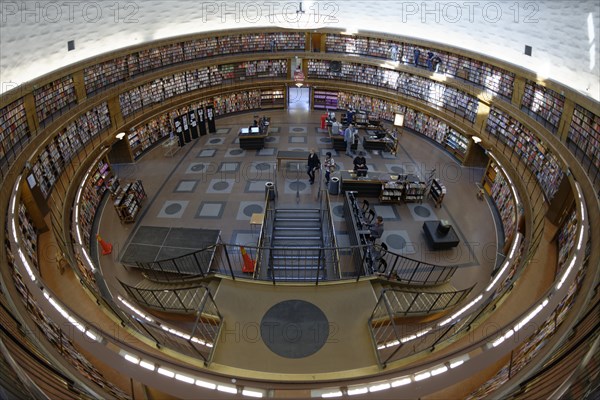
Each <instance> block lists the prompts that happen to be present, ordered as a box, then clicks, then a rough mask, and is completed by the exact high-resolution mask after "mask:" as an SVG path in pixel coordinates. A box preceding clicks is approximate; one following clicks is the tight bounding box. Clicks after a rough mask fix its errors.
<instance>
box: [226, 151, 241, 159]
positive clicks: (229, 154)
mask: <svg viewBox="0 0 600 400" xmlns="http://www.w3.org/2000/svg"><path fill="white" fill-rule="evenodd" d="M245 155H246V150H244V149H227V152H226V153H225V158H230V157H244V156H245Z"/></svg>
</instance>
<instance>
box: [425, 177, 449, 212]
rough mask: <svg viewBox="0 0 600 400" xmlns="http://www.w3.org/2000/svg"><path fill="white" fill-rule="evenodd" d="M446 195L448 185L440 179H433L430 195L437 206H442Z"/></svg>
mask: <svg viewBox="0 0 600 400" xmlns="http://www.w3.org/2000/svg"><path fill="white" fill-rule="evenodd" d="M444 196H446V186H444V184H442V183H441V182H440V181H439V179H433V180H432V181H431V187H430V188H429V197H430V198H431V200H432V201H433V204H434V206H435V208H438V207H441V206H442V201H444Z"/></svg>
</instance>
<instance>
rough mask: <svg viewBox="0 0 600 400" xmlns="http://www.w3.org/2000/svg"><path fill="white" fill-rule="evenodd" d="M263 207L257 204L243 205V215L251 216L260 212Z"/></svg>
mask: <svg viewBox="0 0 600 400" xmlns="http://www.w3.org/2000/svg"><path fill="white" fill-rule="evenodd" d="M262 211H263V208H262V207H261V206H259V205H258V204H250V205H249V206H246V207H244V215H245V216H247V217H251V216H252V214H255V213H261V212H262Z"/></svg>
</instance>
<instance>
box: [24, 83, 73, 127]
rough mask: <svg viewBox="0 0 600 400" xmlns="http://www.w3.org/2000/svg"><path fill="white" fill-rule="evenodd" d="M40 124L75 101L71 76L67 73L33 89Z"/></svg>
mask: <svg viewBox="0 0 600 400" xmlns="http://www.w3.org/2000/svg"><path fill="white" fill-rule="evenodd" d="M33 96H34V98H35V109H36V111H37V117H38V120H39V122H40V124H44V122H45V121H46V120H48V119H50V118H52V117H53V116H54V115H55V114H58V113H60V112H62V110H63V109H65V108H67V107H68V106H69V105H71V104H72V103H75V102H76V101H77V96H76V94H75V84H74V83H73V77H72V76H71V75H67V76H65V77H63V78H61V79H57V80H55V81H54V82H50V83H48V84H47V85H45V86H43V87H41V88H39V89H36V90H34V91H33Z"/></svg>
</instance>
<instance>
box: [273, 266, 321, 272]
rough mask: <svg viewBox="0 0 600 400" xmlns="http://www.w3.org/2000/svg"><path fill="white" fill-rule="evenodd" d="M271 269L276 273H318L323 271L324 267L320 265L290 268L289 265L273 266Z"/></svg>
mask: <svg viewBox="0 0 600 400" xmlns="http://www.w3.org/2000/svg"><path fill="white" fill-rule="evenodd" d="M271 269H273V270H276V271H316V270H319V269H323V266H321V267H319V266H318V265H302V266H297V267H294V266H289V265H271Z"/></svg>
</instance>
